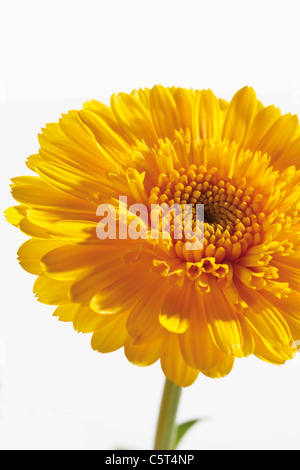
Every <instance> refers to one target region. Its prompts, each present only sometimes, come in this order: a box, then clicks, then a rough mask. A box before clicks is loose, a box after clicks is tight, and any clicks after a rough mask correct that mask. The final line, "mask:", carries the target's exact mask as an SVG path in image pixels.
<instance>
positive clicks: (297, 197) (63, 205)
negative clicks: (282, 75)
mask: <svg viewBox="0 0 300 470" xmlns="http://www.w3.org/2000/svg"><path fill="white" fill-rule="evenodd" d="M39 143H40V150H39V153H38V154H37V155H33V156H31V157H30V158H29V159H28V162H27V165H28V167H29V168H30V169H31V170H33V172H35V173H36V174H37V176H24V177H18V178H14V179H13V180H12V182H13V185H12V194H13V197H14V198H15V200H16V201H17V202H18V203H19V204H20V205H17V206H15V207H12V208H10V209H8V210H7V211H6V215H7V218H8V220H9V222H10V223H12V224H13V225H15V226H17V227H19V228H20V229H21V230H22V231H23V232H24V233H26V234H27V235H29V236H30V237H31V238H30V239H29V240H28V241H27V242H25V243H24V244H23V245H22V246H21V248H20V250H19V253H18V255H19V260H20V264H21V265H22V267H23V268H24V269H25V270H27V271H28V272H30V273H32V274H35V275H38V278H37V280H36V282H35V285H34V292H35V294H36V296H37V298H38V300H39V301H40V302H43V303H46V304H50V305H56V306H58V307H57V309H56V310H55V312H54V315H56V316H58V317H59V319H60V320H62V321H72V322H73V325H74V328H75V329H76V330H78V331H81V332H86V333H88V332H92V333H93V336H92V347H93V348H94V349H96V350H98V351H100V352H102V353H106V352H111V351H114V350H116V349H118V348H121V347H124V351H125V355H126V357H127V358H128V359H129V361H131V362H132V363H134V364H137V365H140V366H147V365H150V364H153V363H154V362H156V361H157V360H159V359H160V361H161V366H162V369H163V372H164V373H165V375H166V376H167V378H168V379H170V380H171V381H173V382H175V384H176V385H178V386H180V385H182V386H188V385H190V384H192V383H193V382H194V381H195V380H196V378H197V376H198V374H199V371H200V372H202V373H203V374H205V375H207V376H209V377H222V376H225V375H226V374H228V373H229V372H230V370H231V369H232V366H233V363H234V359H235V358H236V357H238V358H240V357H244V356H248V355H250V354H254V355H256V356H257V357H259V358H261V359H263V360H265V361H269V362H271V363H274V364H282V363H284V362H285V361H286V360H287V359H290V358H292V357H293V356H294V353H295V344H294V341H296V340H298V339H300V295H299V287H300V239H299V234H300V217H299V209H300V202H299V201H300V185H299V182H300V173H299V170H298V165H299V161H300V160H299V157H300V128H299V123H298V119H297V117H296V116H292V115H284V116H281V113H280V111H279V110H278V109H277V108H275V107H274V106H268V107H264V106H263V105H262V104H261V103H260V102H259V101H258V100H257V98H256V95H255V92H254V91H253V89H251V88H248V87H245V88H243V89H241V90H239V91H238V92H237V93H236V95H235V96H234V97H233V99H232V101H231V102H230V103H229V104H228V103H227V102H225V101H223V100H218V99H217V98H216V97H215V95H214V94H213V93H212V92H211V91H210V90H208V91H206V90H205V91H194V90H187V89H183V88H164V87H162V86H155V87H154V88H152V89H151V90H149V89H145V90H138V91H133V92H132V93H131V94H125V93H120V94H118V95H113V96H112V98H111V106H110V107H107V106H105V105H103V104H101V103H99V102H97V101H91V102H88V103H86V104H84V106H83V109H82V110H80V111H71V112H69V113H68V114H67V115H63V117H62V118H61V119H60V121H59V123H55V124H48V125H47V126H46V128H45V129H43V131H42V134H41V135H40V136H39ZM119 196H126V197H127V201H128V206H130V205H132V204H135V203H140V204H144V205H146V207H148V208H150V206H151V204H162V203H164V204H167V205H169V206H171V205H172V204H181V205H182V204H186V203H189V204H192V205H195V204H197V203H198V204H200V203H201V204H204V207H205V234H204V245H203V247H202V248H201V249H197V250H193V251H191V250H188V249H187V245H186V243H187V241H186V240H185V239H181V240H180V239H177V238H176V237H175V236H174V227H173V229H172V227H171V234H172V237H171V239H162V238H161V237H160V238H159V239H153V238H151V237H150V236H148V237H147V239H140V238H138V239H136V240H134V239H131V238H127V239H122V238H120V237H117V239H108V238H107V239H106V240H99V238H98V237H97V233H96V229H97V224H98V222H99V220H100V219H99V216H97V214H96V210H97V207H98V206H99V204H101V203H106V204H111V205H113V206H114V207H115V208H116V213H117V218H118V220H119V219H121V218H122V217H124V216H128V217H127V222H122V223H123V224H124V223H125V225H126V224H127V225H128V224H129V223H130V221H132V220H133V217H132V214H130V213H129V212H128V210H127V211H126V208H125V207H120V206H119ZM122 220H124V219H122ZM173 222H174V221H173ZM127 225H126V228H127ZM123 228H124V227H123ZM172 230H173V231H172ZM162 231H163V229H162V226H161V225H160V227H159V232H160V235H161V233H162Z"/></svg>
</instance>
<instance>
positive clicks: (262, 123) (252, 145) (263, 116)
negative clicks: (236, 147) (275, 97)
mask: <svg viewBox="0 0 300 470" xmlns="http://www.w3.org/2000/svg"><path fill="white" fill-rule="evenodd" d="M280 116H281V113H280V110H279V109H278V108H275V106H267V107H266V108H263V109H262V110H261V111H260V112H259V113H257V115H256V116H255V118H254V121H253V123H252V126H251V128H250V130H249V133H248V136H247V139H246V141H245V144H244V149H245V150H248V149H250V150H252V151H255V150H259V148H258V143H259V142H260V141H261V139H262V138H263V137H264V136H265V134H267V132H268V131H269V130H270V129H271V127H272V126H273V124H274V123H275V121H277V119H279V118H280Z"/></svg>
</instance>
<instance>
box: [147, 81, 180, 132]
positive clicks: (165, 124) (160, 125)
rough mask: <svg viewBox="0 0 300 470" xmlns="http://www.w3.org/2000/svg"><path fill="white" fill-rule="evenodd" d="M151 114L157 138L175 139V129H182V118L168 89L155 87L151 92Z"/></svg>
mask: <svg viewBox="0 0 300 470" xmlns="http://www.w3.org/2000/svg"><path fill="white" fill-rule="evenodd" d="M149 104H150V112H151V116H152V121H153V124H154V128H155V130H156V133H157V136H158V137H160V138H162V139H164V138H165V137H168V138H169V139H171V140H172V139H173V138H174V131H175V129H180V127H181V124H180V118H179V114H178V111H177V107H176V103H175V100H174V98H173V96H172V94H171V92H170V90H168V89H167V88H164V87H163V86H161V85H159V86H155V87H153V88H152V90H151V91H150V102H149Z"/></svg>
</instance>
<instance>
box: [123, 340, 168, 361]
mask: <svg viewBox="0 0 300 470" xmlns="http://www.w3.org/2000/svg"><path fill="white" fill-rule="evenodd" d="M164 346H165V335H164V334H162V335H159V336H158V337H157V338H153V339H152V341H151V342H149V343H145V344H138V345H137V344H135V343H134V340H133V339H132V338H128V339H127V341H126V343H125V346H124V352H125V356H126V357H127V359H128V360H129V361H130V362H132V364H135V365H137V366H142V367H145V366H150V365H152V364H154V363H155V362H156V361H158V359H159V358H160V357H161V355H162V352H163V350H164Z"/></svg>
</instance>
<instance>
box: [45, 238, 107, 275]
mask: <svg viewBox="0 0 300 470" xmlns="http://www.w3.org/2000/svg"><path fill="white" fill-rule="evenodd" d="M56 243H57V242H56ZM58 243H59V242H58ZM104 250H107V248H104V247H102V246H100V247H96V246H93V245H92V246H72V245H65V246H61V244H60V247H59V248H56V249H53V250H52V251H49V250H48V252H47V254H45V256H43V258H42V260H41V261H42V265H43V268H44V270H45V271H46V272H47V274H48V276H49V277H53V278H54V279H75V278H76V277H78V275H79V273H80V271H82V269H85V268H89V267H94V266H97V265H99V264H101V263H102V262H103V261H102V260H103V252H104Z"/></svg>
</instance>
